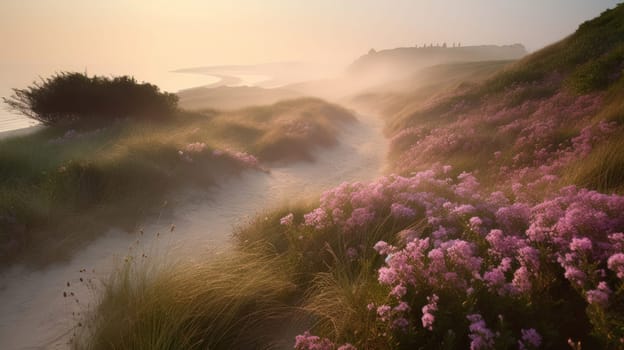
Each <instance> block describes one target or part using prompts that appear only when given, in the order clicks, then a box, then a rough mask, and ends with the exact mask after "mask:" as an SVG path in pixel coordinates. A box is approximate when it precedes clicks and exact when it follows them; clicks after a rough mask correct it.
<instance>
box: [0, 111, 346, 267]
mask: <svg viewBox="0 0 624 350" xmlns="http://www.w3.org/2000/svg"><path fill="white" fill-rule="evenodd" d="M354 120H355V117H353V115H352V114H351V113H350V112H349V111H346V110H344V109H342V108H341V107H339V106H336V105H331V104H328V103H326V102H323V101H321V100H315V99H300V100H293V101H286V102H282V103H278V104H275V105H272V106H267V107H257V108H250V109H244V110H240V111H234V112H217V111H205V112H202V113H199V112H179V113H178V114H177V115H176V116H174V117H171V118H167V119H163V120H158V121H148V120H119V121H117V122H115V123H113V124H111V125H108V126H103V127H102V126H101V127H99V128H98V127H94V126H93V125H91V124H85V123H78V124H74V125H72V129H68V127H66V126H65V127H61V126H53V127H49V128H46V129H43V130H40V131H38V132H36V133H34V134H31V135H26V136H21V137H15V138H8V139H3V140H0V178H1V179H2V183H1V184H0V261H2V262H5V263H6V262H12V261H18V260H21V261H30V262H34V263H46V262H48V261H53V260H57V259H63V258H66V257H68V256H69V254H70V253H71V251H73V250H75V249H77V248H79V247H80V246H81V245H82V244H84V243H85V242H87V241H89V240H90V239H92V238H93V237H96V236H97V235H98V234H100V233H101V232H104V231H105V230H106V229H108V228H111V227H119V228H121V229H123V230H127V231H132V230H136V229H137V225H138V223H139V222H141V220H143V219H144V218H145V217H146V216H148V215H153V214H156V213H162V212H163V210H164V211H167V210H168V207H167V205H166V203H167V200H171V198H172V196H173V195H174V193H175V191H176V190H180V189H182V188H185V187H198V188H205V187H207V186H210V185H212V184H213V183H214V182H215V181H216V179H217V178H219V177H221V176H224V175H226V174H235V173H238V172H240V171H242V170H244V169H247V168H254V169H257V170H262V169H261V168H262V167H263V166H262V165H261V163H262V164H265V165H269V164H270V163H271V162H275V161H297V160H311V159H313V152H314V149H315V148H316V147H320V146H330V145H332V144H335V143H336V142H337V137H338V133H339V131H340V129H341V128H342V127H343V126H344V125H345V123H347V122H352V121H354Z"/></svg>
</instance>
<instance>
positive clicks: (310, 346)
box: [294, 332, 357, 350]
mask: <svg viewBox="0 0 624 350" xmlns="http://www.w3.org/2000/svg"><path fill="white" fill-rule="evenodd" d="M294 348H295V349H297V350H357V349H356V348H355V347H354V346H353V345H351V344H348V343H347V344H344V345H340V346H336V344H334V343H333V342H332V341H331V340H329V339H327V338H321V337H318V336H315V335H312V334H310V332H305V333H303V334H300V335H298V336H296V337H295V347H294Z"/></svg>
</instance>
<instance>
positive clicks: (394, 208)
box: [390, 203, 416, 219]
mask: <svg viewBox="0 0 624 350" xmlns="http://www.w3.org/2000/svg"><path fill="white" fill-rule="evenodd" d="M390 213H391V214H392V216H394V217H395V218H396V219H411V218H413V217H414V216H415V215H416V212H415V211H414V209H412V208H408V207H406V206H404V205H403V204H399V203H392V205H391V206H390Z"/></svg>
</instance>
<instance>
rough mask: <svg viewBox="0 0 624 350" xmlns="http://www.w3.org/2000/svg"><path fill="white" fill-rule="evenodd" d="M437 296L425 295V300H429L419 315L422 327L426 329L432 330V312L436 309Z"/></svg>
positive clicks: (433, 317)
mask: <svg viewBox="0 0 624 350" xmlns="http://www.w3.org/2000/svg"><path fill="white" fill-rule="evenodd" d="M439 300H440V298H438V296H437V295H435V294H433V295H431V296H429V297H427V301H428V302H429V303H428V304H427V305H425V306H423V307H422V312H423V315H422V317H421V319H420V320H421V321H422V325H423V328H426V329H428V330H430V331H431V330H433V322H434V321H435V316H434V315H433V312H435V311H438V301H439Z"/></svg>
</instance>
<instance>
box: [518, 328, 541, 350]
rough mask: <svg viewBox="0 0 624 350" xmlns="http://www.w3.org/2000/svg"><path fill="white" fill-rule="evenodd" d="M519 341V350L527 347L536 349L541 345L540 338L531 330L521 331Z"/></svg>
mask: <svg viewBox="0 0 624 350" xmlns="http://www.w3.org/2000/svg"><path fill="white" fill-rule="evenodd" d="M520 334H521V340H518V348H519V349H520V350H526V349H527V346H530V347H532V348H535V349H537V348H538V347H539V346H540V345H542V337H541V336H540V335H539V333H537V331H536V330H535V329H533V328H529V329H521V330H520Z"/></svg>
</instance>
